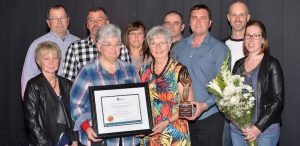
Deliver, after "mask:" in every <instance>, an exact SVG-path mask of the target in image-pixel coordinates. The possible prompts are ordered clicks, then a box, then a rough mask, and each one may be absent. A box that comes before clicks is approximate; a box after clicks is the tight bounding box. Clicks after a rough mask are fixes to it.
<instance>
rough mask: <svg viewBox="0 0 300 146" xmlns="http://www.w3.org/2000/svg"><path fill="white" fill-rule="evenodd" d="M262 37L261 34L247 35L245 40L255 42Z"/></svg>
mask: <svg viewBox="0 0 300 146" xmlns="http://www.w3.org/2000/svg"><path fill="white" fill-rule="evenodd" d="M261 36H262V35H261V34H252V35H251V34H245V39H247V40H250V38H252V39H253V40H258V39H259V38H260V37H261Z"/></svg>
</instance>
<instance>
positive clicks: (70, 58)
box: [62, 37, 130, 81]
mask: <svg viewBox="0 0 300 146" xmlns="http://www.w3.org/2000/svg"><path fill="white" fill-rule="evenodd" d="M98 54H99V53H98V50H97V48H96V44H95V43H94V42H93V41H92V39H91V37H88V38H86V39H83V40H79V41H76V42H73V43H72V44H71V45H70V46H69V48H68V50H67V53H66V57H65V60H64V66H63V72H62V75H63V76H64V77H66V78H68V79H69V80H71V81H74V79H75V78H76V76H77V74H78V72H79V71H80V69H81V68H82V67H83V66H84V65H85V64H87V63H88V62H91V61H93V60H94V59H95V58H96V57H97V56H98ZM119 59H121V60H122V61H126V62H130V56H129V53H128V49H127V48H126V47H125V46H123V47H122V48H121V52H120V56H119Z"/></svg>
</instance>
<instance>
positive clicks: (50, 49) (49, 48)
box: [34, 41, 61, 65]
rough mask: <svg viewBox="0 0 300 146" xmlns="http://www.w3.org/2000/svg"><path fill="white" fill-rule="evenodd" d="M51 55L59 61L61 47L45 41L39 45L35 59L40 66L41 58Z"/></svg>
mask: <svg viewBox="0 0 300 146" xmlns="http://www.w3.org/2000/svg"><path fill="white" fill-rule="evenodd" d="M49 53H51V54H52V55H53V56H55V57H57V58H58V60H60V59H61V51H60V48H59V46H58V45H57V44H56V43H54V42H51V41H45V42H41V43H39V44H38V46H37V48H36V49H35V53H34V58H35V61H36V62H37V64H38V65H39V63H40V60H41V58H43V57H44V56H46V55H47V54H49Z"/></svg>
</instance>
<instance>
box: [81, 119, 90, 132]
mask: <svg viewBox="0 0 300 146" xmlns="http://www.w3.org/2000/svg"><path fill="white" fill-rule="evenodd" d="M90 127H91V126H90V124H89V120H86V121H84V122H83V123H82V124H81V128H82V130H83V131H84V132H85V133H86V130H87V129H88V128H90Z"/></svg>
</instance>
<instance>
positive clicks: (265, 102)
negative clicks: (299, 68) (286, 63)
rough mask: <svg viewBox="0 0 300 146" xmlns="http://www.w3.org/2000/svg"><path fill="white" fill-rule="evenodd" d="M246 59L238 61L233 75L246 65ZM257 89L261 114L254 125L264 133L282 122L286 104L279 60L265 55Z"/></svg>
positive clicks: (260, 68)
mask: <svg viewBox="0 0 300 146" xmlns="http://www.w3.org/2000/svg"><path fill="white" fill-rule="evenodd" d="M245 58H246V57H244V58H241V59H240V60H238V61H237V62H236V63H235V65H234V68H233V71H232V72H233V74H235V73H236V72H237V69H238V68H240V67H241V66H243V65H244V63H245ZM257 89H260V90H258V91H261V92H260V93H258V97H256V98H259V99H260V101H261V102H260V105H257V106H259V109H260V111H261V112H260V113H259V115H258V119H257V121H256V123H254V125H255V126H256V127H257V128H258V129H259V130H260V131H261V132H263V131H264V130H265V129H267V128H268V127H269V126H270V125H271V124H274V123H280V122H281V111H282V108H283V103H284V81H283V73H282V69H281V66H280V64H279V62H278V60H277V59H275V58H274V57H272V56H270V55H267V54H265V55H264V57H263V59H262V61H261V64H260V67H259V71H258V76H257Z"/></svg>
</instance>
